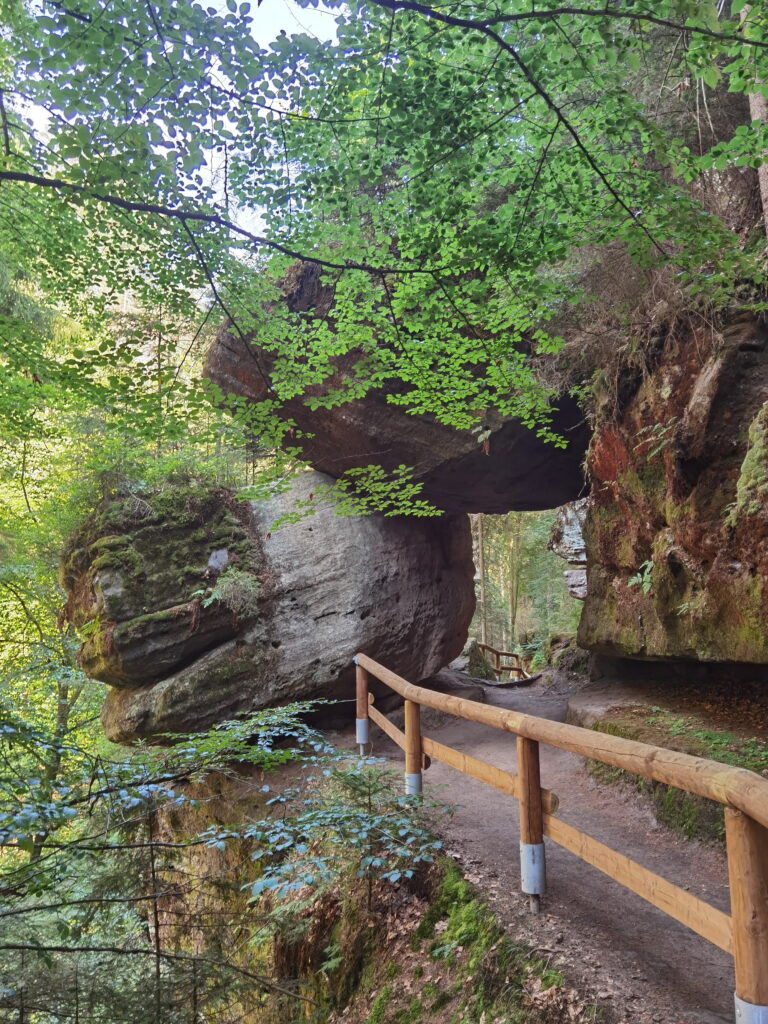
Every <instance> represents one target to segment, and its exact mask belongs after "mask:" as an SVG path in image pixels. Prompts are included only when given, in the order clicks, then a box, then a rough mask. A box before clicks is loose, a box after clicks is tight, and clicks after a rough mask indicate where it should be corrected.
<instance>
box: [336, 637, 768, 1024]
mask: <svg viewBox="0 0 768 1024" xmlns="http://www.w3.org/2000/svg"><path fill="white" fill-rule="evenodd" d="M355 664H356V666H357V705H356V706H357V713H356V717H357V741H358V743H359V744H360V747H361V753H364V745H365V744H366V743H367V742H368V723H369V720H372V721H373V722H375V723H376V725H378V726H379V727H380V728H381V729H383V731H384V732H385V733H386V734H387V735H388V736H389V737H390V738H391V739H392V740H394V742H395V743H396V744H397V745H398V746H399V747H401V748H402V749H403V750H404V751H405V780H406V792H408V793H411V794H418V793H420V792H421V780H422V772H423V771H424V769H425V768H426V767H428V766H429V759H430V758H435V759H437V760H438V761H442V762H443V763H444V764H447V765H450V766H451V767H453V768H456V769H458V770H459V771H461V772H464V773H465V774H466V775H470V776H472V778H475V779H479V780H480V781H481V782H484V783H486V784H487V785H489V786H493V787H494V788H495V789H498V790H499V791H500V792H502V793H505V794H506V795H508V796H512V797H514V798H515V799H516V800H517V801H518V803H519V811H520V865H521V888H522V891H523V892H524V893H527V894H528V895H529V897H530V899H531V905H532V909H534V910H536V909H538V901H539V898H540V897H541V895H542V894H543V893H544V890H545V886H546V872H545V861H544V837H545V836H546V837H547V838H549V839H551V840H552V841H553V842H555V843H557V844H558V845H560V846H562V847H564V848H565V849H566V850H569V851H570V852H571V853H573V854H575V855H576V856H577V857H580V858H581V859H582V860H584V861H586V862H587V863H588V864H591V865H592V866H593V867H595V868H597V869H598V870H599V871H602V872H603V873H604V874H606V875H608V876H609V877H611V878H613V879H614V880H615V881H617V882H619V883H620V884H622V885H624V886H625V887H626V888H628V889H630V890H631V891H632V892H635V893H637V894H638V895H639V896H641V897H642V898H643V899H645V900H647V901H648V902H649V903H651V904H653V905H654V906H655V907H658V908H659V909H660V910H662V911H663V912H664V913H665V914H667V915H669V916H670V917H672V918H674V919H675V920H676V921H680V922H681V923H682V924H684V925H686V926H687V927H688V928H691V929H692V930H693V931H694V932H696V933H698V934H699V935H701V936H703V937H704V938H705V939H707V940H708V941H709V942H711V943H713V944H714V945H715V946H718V947H719V948H720V949H723V950H725V951H726V952H727V953H730V954H731V955H732V956H733V959H734V967H735V974H736V993H735V1004H736V1021H737V1022H738V1024H768V781H766V780H765V779H762V778H761V777H760V776H759V775H756V774H755V773H754V772H750V771H747V770H746V769H744V768H734V767H732V766H730V765H725V764H720V763H719V762H717V761H709V760H706V759H704V758H701V757H692V756H691V755H689V754H683V753H680V752H679V751H674V750H666V749H664V748H662V747H655V746H652V745H650V744H647V743H638V742H636V741H634V740H628V739H624V738H622V737H620V736H610V735H607V734H605V733H596V732H594V731H592V730H590V729H583V728H580V727H579V726H575V725H566V724H564V723H562V722H552V721H549V720H548V719H545V718H536V717H535V716H533V715H525V714H521V713H520V712H516V711H508V710H505V709H503V708H497V707H491V706H488V705H486V704H479V703H477V702H476V701H472V700H466V699H464V698H462V697H454V696H450V695H447V694H443V693H438V692H436V691H434V690H427V689H425V688H424V687H421V686H415V685H414V684H413V683H409V682H408V681H407V680H405V679H403V678H401V677H400V676H398V675H397V674H396V673H394V672H392V671H391V670H390V669H388V668H385V667H384V666H383V665H380V664H378V662H376V661H374V660H373V659H372V658H369V657H367V656H366V655H364V654H358V655H357V657H356V658H355ZM369 674H370V675H371V676H374V677H375V678H376V679H378V680H379V681H380V682H382V683H384V684H385V685H386V686H388V687H389V688H390V689H391V690H394V692H395V693H398V694H399V695H400V696H401V697H402V698H403V699H404V702H405V704H404V711H405V731H404V732H403V731H401V730H400V729H398V728H396V727H395V726H394V725H393V724H392V723H391V722H390V721H389V719H387V718H385V717H384V715H382V714H381V713H380V712H379V711H378V710H377V709H376V708H375V707H374V706H373V697H372V695H371V694H369V689H368V682H369ZM422 707H427V708H433V709H434V710H436V711H442V712H444V713H446V714H449V715H454V716H455V717H456V718H463V719H465V720H466V721H469V722H478V723H480V724H483V725H489V726H491V727H492V728H494V729H501V730H504V731H505V732H509V733H512V734H514V735H515V737H516V743H517V774H514V773H512V772H508V771H504V770H502V769H500V768H497V767H495V766H494V765H491V764H488V763H486V762H485V761H480V760H478V759H477V758H474V757H470V756H469V755H467V754H463V753H461V751H458V750H455V749H453V748H452V747H447V746H445V745H443V744H442V743H438V742H436V741H435V740H433V739H430V738H429V737H427V736H424V735H422V732H421V720H420V713H421V708H422ZM540 743H545V744H548V745H549V746H553V747H558V748H559V749H561V750H568V751H570V752H571V753H574V754H579V755H581V756H583V757H588V758H592V759H594V760H596V761H601V762H602V763H603V764H607V765H611V766H613V767H615V768H622V769H624V770H625V771H628V772H633V773H634V774H636V775H642V776H643V777H645V778H647V779H654V780H655V781H657V782H661V783H665V784H666V785H670V786H674V787H676V788H677V789H682V790H685V791H686V792H688V793H695V794H698V795H699V796H703V797H707V798H708V799H710V800H716V801H717V802H718V803H721V804H724V805H725V831H726V849H727V855H728V877H729V884H730V894H731V913H730V915H728V914H725V913H723V911H721V910H718V909H717V908H716V907H713V906H711V905H710V904H708V903H705V902H704V901H703V900H700V899H698V898H697V897H696V896H693V895H691V893H689V892H687V891H686V890H684V889H681V888H680V887H679V886H676V885H673V884H672V883H671V882H669V881H667V880H666V879H665V878H662V877H661V876H660V875H657V874H655V873H654V872H652V871H649V870H648V869H647V868H645V867H643V866H642V865H641V864H638V863H637V862H636V861H634V860H632V859H630V858H629V857H626V856H624V854H621V853H618V852H617V851H615V850H613V849H612V848H611V847H609V846H606V845H604V844H603V843H600V842H598V841H597V840H595V839H593V838H592V837H591V836H588V835H586V834H585V833H583V832H580V831H579V830H578V829H576V828H574V827H573V826H572V825H568V824H566V823H565V822H563V821H560V820H559V819H558V818H556V817H555V813H556V811H557V807H558V801H557V798H556V796H555V795H554V794H553V793H551V792H549V791H548V790H546V789H542V788H541V781H540V772H539V744H540Z"/></svg>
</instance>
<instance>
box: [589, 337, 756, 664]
mask: <svg viewBox="0 0 768 1024" xmlns="http://www.w3.org/2000/svg"><path fill="white" fill-rule="evenodd" d="M767 340H768V338H767V333H766V327H765V324H764V323H763V322H761V321H758V320H755V319H750V318H746V319H744V320H741V321H738V322H736V323H734V324H732V326H731V327H730V328H729V329H728V330H726V331H725V332H723V334H722V336H721V337H720V339H719V344H717V345H715V347H714V348H713V346H712V344H711V337H710V336H709V332H708V331H707V330H706V329H705V327H704V325H702V326H700V327H697V328H693V327H682V328H680V329H678V331H677V332H676V333H671V334H670V335H669V336H668V337H667V338H666V341H665V342H664V345H663V349H662V351H661V352H660V354H659V356H658V359H657V364H656V366H655V368H654V369H653V371H652V372H650V373H648V374H646V376H645V377H644V378H643V379H642V381H639V382H638V385H637V386H636V389H635V393H634V395H633V396H632V397H631V398H630V399H629V400H628V401H627V402H626V403H625V404H624V405H623V408H622V410H621V411H620V413H619V414H618V415H617V416H616V417H614V418H607V419H606V420H605V421H604V422H603V423H602V425H601V426H600V427H599V429H598V431H597V433H596V435H595V438H594V440H593V443H592V448H591V453H590V460H589V471H590V474H591V477H592V481H593V483H592V496H591V498H590V507H589V514H588V517H587V523H586V530H585V535H586V546H587V554H588V560H589V565H588V570H587V571H588V591H587V598H586V602H585V607H584V613H583V615H582V619H581V625H580V629H579V643H580V644H581V646H583V647H587V648H590V649H592V650H594V651H598V652H601V653H604V654H609V655H617V656H623V657H633V658H688V659H696V660H700V661H709V662H724V661H733V662H751V663H766V662H768V630H766V616H767V615H768V405H767V404H766V403H768V352H766V341H767Z"/></svg>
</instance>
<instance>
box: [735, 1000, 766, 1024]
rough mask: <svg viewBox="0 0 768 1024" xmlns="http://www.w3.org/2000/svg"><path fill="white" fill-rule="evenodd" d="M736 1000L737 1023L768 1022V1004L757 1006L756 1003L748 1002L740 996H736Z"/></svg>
mask: <svg viewBox="0 0 768 1024" xmlns="http://www.w3.org/2000/svg"><path fill="white" fill-rule="evenodd" d="M734 1000H735V1002H736V1024H768V1006H756V1005H755V1003H746V1002H745V1001H744V1000H743V999H739V997H738V996H734Z"/></svg>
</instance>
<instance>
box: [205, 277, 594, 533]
mask: <svg viewBox="0 0 768 1024" xmlns="http://www.w3.org/2000/svg"><path fill="white" fill-rule="evenodd" d="M285 290H286V295H285V302H286V305H287V306H288V308H289V309H290V310H291V311H293V312H303V313H310V314H311V315H312V316H317V317H324V316H326V315H327V314H328V313H329V311H331V303H332V290H331V289H330V288H328V287H324V286H323V285H322V284H321V282H320V274H319V271H318V268H316V267H313V266H311V265H305V266H302V265H296V267H294V268H293V270H292V272H291V273H290V274H289V275H288V278H287V279H286V284H285ZM359 358H360V354H359V353H350V354H347V355H344V356H340V357H337V358H336V359H335V360H334V365H335V367H336V375H335V377H334V380H333V381H332V382H330V384H331V385H333V386H336V385H338V384H340V382H342V381H343V380H344V379H345V378H351V377H352V376H353V375H354V373H353V367H354V364H355V363H356V362H357V361H358V360H359ZM272 366H273V364H272V359H271V356H270V355H269V354H268V353H266V352H264V351H263V350H262V349H260V348H259V339H258V337H254V338H252V339H249V340H245V339H243V338H242V337H240V336H239V335H237V334H235V333H231V332H230V331H228V330H227V329H226V327H224V328H222V329H221V330H220V331H219V334H218V337H217V339H216V341H215V343H214V345H213V346H212V347H211V349H210V351H209V353H208V357H207V360H206V366H205V371H204V372H205V374H206V376H208V377H209V378H210V379H211V380H212V381H214V383H216V384H217V385H218V386H219V387H220V388H221V389H222V391H224V392H225V393H227V394H234V395H238V396H240V397H242V398H246V399H249V400H250V401H260V400H263V399H265V398H267V397H268V381H269V379H270V374H271V372H272ZM327 386H328V385H318V386H316V387H313V388H310V389H309V390H308V392H307V394H308V396H318V395H321V394H323V393H324V391H325V390H326V389H327ZM281 414H282V415H283V417H284V418H285V419H287V420H290V421H292V422H293V423H295V424H296V427H297V428H298V431H299V433H300V434H306V435H309V436H303V437H300V438H299V439H297V440H296V441H295V442H294V441H292V443H296V444H297V445H300V446H301V448H302V451H303V454H304V457H305V458H306V459H307V461H308V462H309V463H311V465H312V466H313V467H314V468H315V469H318V470H321V471H322V472H324V473H328V474H329V475H331V476H333V477H339V476H340V475H341V474H342V473H344V472H345V471H346V470H349V469H353V468H357V467H362V466H368V465H371V464H374V463H375V464H377V465H381V466H383V467H384V468H385V469H387V470H389V471H391V470H393V469H395V468H396V467H397V466H400V465H406V466H409V467H412V468H413V469H414V470H415V477H416V479H417V480H419V481H421V482H422V483H423V485H424V490H423V497H424V498H426V499H427V500H428V501H430V502H431V503H433V504H434V505H435V506H437V507H438V508H441V509H445V510H446V511H448V512H489V513H502V512H509V511H512V510H519V511H532V510H536V509H545V508H555V507H556V506H558V505H562V504H563V503H564V502H566V501H570V500H572V499H574V498H578V497H580V496H582V494H583V493H584V474H583V470H582V461H583V458H584V453H585V452H586V448H587V444H588V441H589V431H588V428H587V425H586V423H585V421H584V416H583V414H582V412H581V410H580V409H579V406H578V405H577V403H576V402H575V401H574V400H573V399H571V398H569V397H567V396H562V397H561V398H560V399H559V400H558V407H557V409H556V410H554V411H553V418H552V427H553V429H554V430H555V431H557V432H558V433H559V434H561V436H563V437H564V438H566V439H567V441H568V447H567V448H565V449H563V448H555V447H554V445H552V444H549V443H546V442H545V441H543V440H541V439H540V438H538V437H536V434H535V432H534V431H533V430H530V429H529V428H528V427H525V426H524V425H523V424H522V423H520V422H519V421H516V420H506V421H505V420H504V419H502V418H501V417H500V416H499V415H498V414H489V418H488V421H487V423H486V427H487V428H488V430H490V431H491V433H490V436H489V437H488V438H487V440H486V443H485V444H480V443H479V442H478V438H477V436H476V435H475V434H473V433H472V432H471V431H469V430H455V429H454V428H452V427H446V426H443V425H441V424H439V423H437V422H435V421H434V420H432V419H431V418H429V417H428V416H411V415H409V414H408V413H407V412H406V411H405V410H404V409H403V408H401V407H400V406H397V405H393V404H392V403H390V402H388V401H387V394H386V393H385V392H384V391H371V392H369V393H368V394H367V395H366V396H365V398H362V399H357V400H354V401H351V402H347V403H345V404H344V405H341V406H337V407H335V408H332V409H323V408H318V409H310V408H309V407H308V406H307V405H306V404H305V403H304V401H303V400H302V399H292V400H290V401H287V402H285V403H284V404H283V406H282V410H281Z"/></svg>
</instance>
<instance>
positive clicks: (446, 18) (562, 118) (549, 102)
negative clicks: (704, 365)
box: [372, 0, 668, 257]
mask: <svg viewBox="0 0 768 1024" xmlns="http://www.w3.org/2000/svg"><path fill="white" fill-rule="evenodd" d="M372 2H373V3H374V4H376V5H377V6H378V7H384V8H385V9H386V10H390V11H404V10H407V11H415V12H416V13H417V14H421V15H422V16H423V17H425V18H428V19H429V20H432V21H439V22H442V23H443V24H444V25H451V26H453V27H454V28H463V29H469V30H470V31H474V32H479V33H481V34H482V35H484V36H487V38H488V39H491V40H492V41H493V42H494V43H496V45H497V46H498V47H499V48H500V49H502V50H504V52H505V53H508V54H509V55H510V57H511V58H512V60H513V61H514V62H515V64H516V65H517V67H518V69H519V71H520V72H521V74H522V75H523V77H524V78H525V80H526V82H528V84H529V85H530V86H531V88H532V89H533V90H534V92H535V93H536V94H537V95H538V96H539V97H540V98H541V99H542V100H543V101H544V103H545V104H546V106H547V108H548V109H549V110H550V111H551V112H552V113H553V114H554V115H555V117H556V118H557V120H558V122H559V123H560V124H561V125H562V126H563V128H565V130H566V131H567V132H568V134H569V135H570V136H571V138H572V139H573V141H574V143H575V144H576V148H577V149H578V150H579V152H580V153H581V154H582V156H583V157H584V159H585V160H586V162H587V164H588V165H589V166H590V167H591V169H592V170H593V171H594V173H595V174H596V175H597V177H598V178H599V179H600V181H601V182H602V184H603V186H604V187H605V189H606V191H607V192H608V194H609V195H610V196H611V198H612V199H613V200H614V202H615V203H616V204H617V205H618V206H620V207H621V208H622V210H624V212H625V213H626V214H627V215H628V216H629V218H630V219H631V221H632V222H633V224H635V225H636V226H637V227H638V228H639V230H640V231H642V233H643V234H644V235H645V236H646V238H647V239H648V240H649V241H650V243H651V244H652V245H653V247H654V248H655V249H656V250H657V252H659V253H660V254H661V255H662V256H665V257H666V256H667V255H668V253H667V251H666V249H665V248H664V247H663V245H662V244H661V243H660V242H658V241H657V240H656V239H655V238H654V236H653V235H652V234H651V232H650V231H649V230H648V228H647V227H646V226H645V224H643V222H642V221H641V220H640V218H639V217H638V215H637V214H636V213H635V211H634V210H633V209H632V207H631V206H630V205H629V204H628V203H626V202H625V201H624V200H623V199H622V197H621V196H620V195H619V193H618V192H617V191H616V189H615V188H614V187H613V185H612V184H611V182H610V180H609V179H608V177H607V175H606V173H605V172H604V171H603V170H602V168H601V167H600V165H599V164H598V163H597V161H596V160H595V158H594V157H593V156H592V154H591V153H590V152H589V150H588V149H587V147H586V145H585V144H584V143H583V142H582V140H581V136H580V135H579V133H578V132H577V130H576V128H574V126H573V125H572V124H571V122H570V120H569V119H568V118H567V117H566V115H565V114H564V113H563V111H562V110H561V108H560V107H559V106H558V105H557V104H556V103H555V101H554V100H553V99H552V97H551V96H550V95H549V93H548V92H547V91H546V89H545V88H544V86H543V85H541V83H540V82H539V81H538V79H537V78H536V77H535V75H534V74H533V72H532V71H531V70H530V68H529V67H528V65H527V64H526V63H525V61H524V60H523V58H522V57H521V56H520V54H519V53H518V51H517V50H516V49H515V47H514V46H512V45H511V44H510V43H508V42H507V41H506V39H504V38H502V36H500V35H499V34H498V32H494V31H493V29H491V28H489V27H488V25H487V24H486V23H485V22H482V21H475V20H473V19H471V18H459V17H456V16H455V15H452V14H444V13H443V12H442V11H439V10H435V9H434V8H432V7H427V6H426V5H425V4H421V3H418V2H416V0H372Z"/></svg>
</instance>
